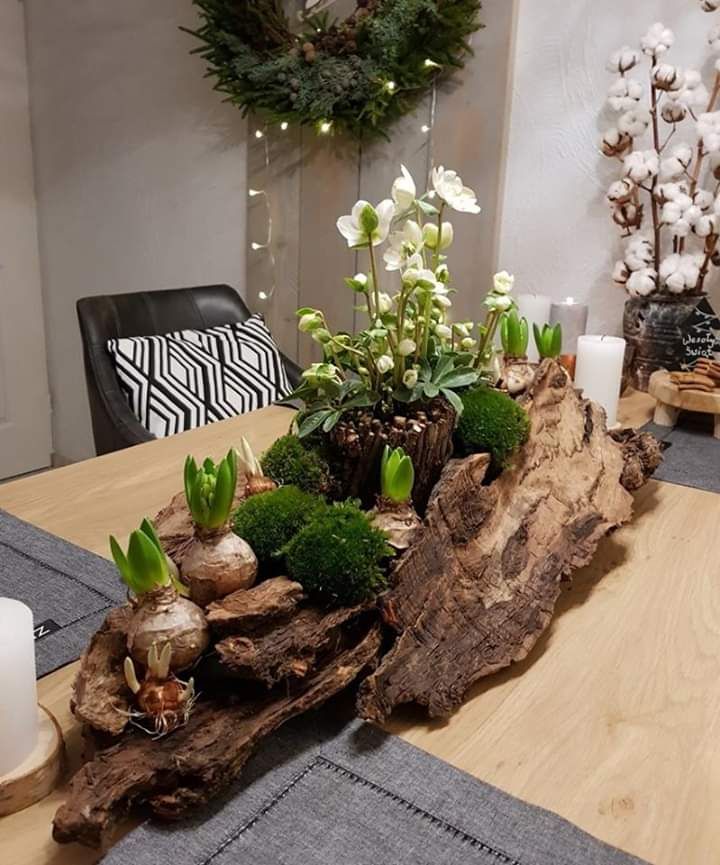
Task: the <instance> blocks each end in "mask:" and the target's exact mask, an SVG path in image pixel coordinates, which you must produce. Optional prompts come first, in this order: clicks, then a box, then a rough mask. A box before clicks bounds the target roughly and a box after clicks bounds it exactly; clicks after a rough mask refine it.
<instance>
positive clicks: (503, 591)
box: [358, 361, 632, 722]
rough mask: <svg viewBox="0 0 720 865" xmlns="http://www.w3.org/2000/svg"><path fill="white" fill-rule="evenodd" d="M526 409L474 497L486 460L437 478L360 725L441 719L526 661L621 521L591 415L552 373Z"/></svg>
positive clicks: (606, 441)
mask: <svg viewBox="0 0 720 865" xmlns="http://www.w3.org/2000/svg"><path fill="white" fill-rule="evenodd" d="M524 404H525V407H526V408H527V410H528V414H529V417H530V422H531V432H530V437H529V440H528V443H527V444H526V445H525V446H524V448H523V449H522V450H521V451H520V452H519V453H518V455H517V456H516V458H515V460H514V464H513V467H512V468H509V469H506V470H505V471H504V472H503V473H502V474H501V475H500V476H499V477H498V478H497V479H496V480H495V481H494V482H493V483H491V484H489V485H485V486H483V480H484V478H485V474H486V472H487V469H488V465H489V459H488V457H487V456H486V455H474V456H471V457H469V458H468V459H465V460H456V461H452V462H451V463H449V464H448V465H447V466H446V468H445V470H444V472H443V475H442V477H441V479H440V482H439V484H438V486H437V487H436V488H435V492H434V494H433V497H432V498H431V500H430V503H429V505H428V510H427V515H426V520H425V524H424V526H423V528H422V529H421V531H420V535H419V538H418V540H417V541H416V543H415V544H414V545H413V546H412V547H411V548H410V549H409V550H408V551H407V553H406V554H405V555H404V556H403V558H402V559H400V561H399V562H398V564H397V566H396V568H395V571H394V574H393V587H392V589H391V591H390V592H389V595H388V598H387V603H386V611H385V612H386V619H387V620H388V621H389V622H390V623H392V624H394V625H395V627H396V628H397V630H398V631H399V632H400V636H399V638H398V640H397V641H396V643H395V645H394V646H393V648H392V649H391V651H390V652H389V653H388V654H387V655H386V656H385V658H384V659H383V661H382V663H381V665H380V667H379V669H378V670H377V671H376V673H374V674H373V675H372V676H370V677H369V678H368V679H366V681H365V682H364V683H363V686H362V689H361V693H360V697H359V704H358V705H359V711H360V714H361V715H362V716H363V717H365V718H367V719H370V720H373V721H378V722H381V721H383V720H384V719H385V718H387V716H388V715H389V714H390V713H391V712H392V710H393V707H395V706H397V705H399V704H401V703H408V702H413V701H414V702H417V703H420V704H422V705H424V706H427V707H428V711H429V714H430V715H431V716H446V715H448V714H449V713H450V712H452V711H453V710H454V709H455V708H456V707H457V706H458V705H459V704H460V703H461V702H462V700H463V698H464V696H465V694H466V692H467V690H468V688H469V687H470V686H471V685H472V684H473V682H475V681H477V680H478V679H479V678H481V677H482V676H487V675H489V674H490V673H494V672H495V671H497V670H500V669H502V668H503V667H506V666H508V665H509V664H511V663H512V662H513V661H519V660H521V659H522V658H524V657H525V656H526V655H527V654H528V653H529V652H530V650H531V649H532V647H533V646H534V645H535V643H536V642H537V640H538V639H539V637H540V635H541V634H542V632H543V631H544V630H545V628H546V627H547V625H548V623H549V622H550V619H551V617H552V614H553V610H554V607H555V602H556V600H557V598H558V595H559V592H560V583H561V580H562V579H563V578H564V577H567V576H569V575H570V574H571V573H572V571H574V570H575V569H576V568H579V567H581V566H583V565H586V564H587V563H588V562H589V561H590V559H591V558H592V556H593V554H594V552H595V549H596V547H597V545H598V543H599V541H600V540H601V538H602V537H603V536H604V535H606V534H607V533H608V532H609V531H610V530H612V529H613V528H615V527H617V526H620V525H622V524H623V523H624V522H626V521H627V520H628V519H629V518H630V516H631V511H632V496H631V495H630V493H629V492H627V490H626V489H625V488H624V487H623V485H622V476H623V472H624V469H625V463H624V459H623V449H622V448H621V447H620V446H618V445H617V444H616V443H615V442H614V441H613V440H612V439H611V438H610V437H609V436H608V434H607V432H606V428H605V421H604V416H603V413H602V411H601V410H600V409H599V407H598V406H596V405H594V404H593V403H590V402H589V401H587V400H583V399H581V397H580V396H579V394H578V393H577V392H576V391H575V390H574V389H573V388H572V386H571V384H570V382H569V379H568V377H567V375H566V373H565V372H564V371H563V370H562V369H561V368H560V367H559V366H558V365H557V364H556V363H555V362H552V361H545V362H544V363H543V364H542V365H541V366H540V368H539V370H538V372H537V375H536V378H535V381H534V383H533V385H532V387H531V389H530V391H529V393H528V394H527V396H526V398H525V401H524Z"/></svg>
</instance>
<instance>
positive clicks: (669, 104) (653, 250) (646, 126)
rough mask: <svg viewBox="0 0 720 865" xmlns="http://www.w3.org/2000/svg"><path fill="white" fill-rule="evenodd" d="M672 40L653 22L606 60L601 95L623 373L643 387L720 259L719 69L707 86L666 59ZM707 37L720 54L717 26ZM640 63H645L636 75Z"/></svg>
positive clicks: (670, 365) (669, 362)
mask: <svg viewBox="0 0 720 865" xmlns="http://www.w3.org/2000/svg"><path fill="white" fill-rule="evenodd" d="M674 41H675V37H674V34H673V32H672V31H671V30H669V29H668V28H667V27H665V26H664V25H663V24H661V23H656V24H653V25H652V27H650V29H649V30H648V32H647V33H646V34H645V36H643V37H642V39H641V41H640V49H641V50H640V51H636V50H635V49H633V48H630V47H628V46H625V47H623V48H621V49H620V50H618V51H616V52H615V53H614V54H613V55H612V57H611V58H610V60H609V62H608V69H609V70H610V71H611V72H615V73H617V75H618V77H617V78H616V80H615V81H614V82H613V84H612V86H611V87H610V91H609V95H608V105H609V107H610V108H611V110H613V111H615V112H617V114H618V118H617V121H616V123H615V125H614V126H613V127H612V128H610V129H609V130H608V131H607V132H606V133H605V135H604V136H603V139H602V150H603V153H604V154H605V155H606V156H608V157H610V158H613V159H617V160H618V161H619V162H620V164H621V166H622V176H621V177H620V179H618V180H617V181H615V182H614V183H612V185H611V186H610V188H609V190H608V193H607V198H608V201H609V203H610V207H611V211H612V219H613V222H614V223H615V224H616V225H618V226H619V228H620V229H621V231H622V236H623V239H624V240H625V248H624V251H623V255H622V258H621V259H620V260H619V261H618V262H617V263H616V265H615V269H614V272H613V279H614V280H615V282H617V283H619V284H620V285H622V286H624V287H625V289H626V291H627V292H628V294H629V295H630V297H629V299H628V301H627V302H626V305H625V314H624V321H623V328H624V334H625V338H626V340H627V343H628V351H627V357H626V367H627V369H626V373H627V376H626V377H627V379H628V380H629V382H630V383H631V384H632V385H633V386H634V387H636V388H638V389H640V390H647V386H648V381H649V379H650V376H651V375H652V373H653V372H654V371H655V370H657V369H662V368H666V369H677V368H679V367H680V366H681V365H682V363H683V355H682V331H681V328H682V325H683V323H684V322H685V320H686V319H687V318H688V316H689V315H690V314H691V313H692V311H693V310H694V308H695V306H696V305H697V303H698V300H699V299H700V298H701V297H702V296H703V293H704V291H705V288H706V284H707V280H708V276H709V272H710V268H711V265H717V264H720V251H719V250H718V238H719V236H720V235H719V232H720V229H719V223H718V214H720V198H719V197H718V183H719V182H720V112H719V111H716V107H717V102H718V96H719V95H720V71H717V70H716V72H715V78H714V81H713V84H712V88H711V90H710V91H708V89H707V87H706V86H705V84H704V83H703V81H702V77H701V74H700V72H698V71H697V70H695V69H689V68H688V69H683V68H680V67H679V66H675V65H672V64H671V63H670V62H668V52H669V50H670V48H671V46H672V44H673V42H674ZM708 42H709V44H710V46H711V48H712V49H713V51H715V52H717V53H720V29H718V28H715V29H714V30H713V31H711V33H710V35H709V38H708ZM641 63H646V64H647V66H648V69H647V74H644V75H643V76H641V77H640V76H638V74H637V70H638V69H639V68H640V66H641Z"/></svg>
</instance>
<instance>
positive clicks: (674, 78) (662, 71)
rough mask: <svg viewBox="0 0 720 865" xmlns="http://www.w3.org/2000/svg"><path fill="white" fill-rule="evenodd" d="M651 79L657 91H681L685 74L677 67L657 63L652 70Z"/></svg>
mask: <svg viewBox="0 0 720 865" xmlns="http://www.w3.org/2000/svg"><path fill="white" fill-rule="evenodd" d="M652 79H653V83H654V84H655V87H656V88H657V89H658V90H674V91H677V90H681V89H682V88H683V86H684V85H685V74H684V72H683V71H682V69H680V67H679V66H673V65H672V64H670V63H659V64H658V65H657V66H655V67H654V68H653V70H652Z"/></svg>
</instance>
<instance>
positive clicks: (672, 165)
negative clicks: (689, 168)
mask: <svg viewBox="0 0 720 865" xmlns="http://www.w3.org/2000/svg"><path fill="white" fill-rule="evenodd" d="M684 173H685V166H684V165H683V164H682V162H680V160H679V159H677V158H676V157H675V156H668V158H667V159H663V160H662V162H661V163H660V176H661V177H662V178H669V179H670V180H677V179H678V178H679V177H682V176H683V174H684Z"/></svg>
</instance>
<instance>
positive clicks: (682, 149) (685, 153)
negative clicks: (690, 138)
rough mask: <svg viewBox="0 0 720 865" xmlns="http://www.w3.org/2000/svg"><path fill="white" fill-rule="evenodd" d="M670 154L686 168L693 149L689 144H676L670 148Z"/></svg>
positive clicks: (690, 159)
mask: <svg viewBox="0 0 720 865" xmlns="http://www.w3.org/2000/svg"><path fill="white" fill-rule="evenodd" d="M672 155H673V156H674V157H675V159H677V160H678V162H681V163H682V164H683V165H684V166H685V168H687V167H688V166H689V165H690V163H691V162H692V158H693V151H692V147H690V145H689V144H678V145H677V146H676V147H673V149H672Z"/></svg>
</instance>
